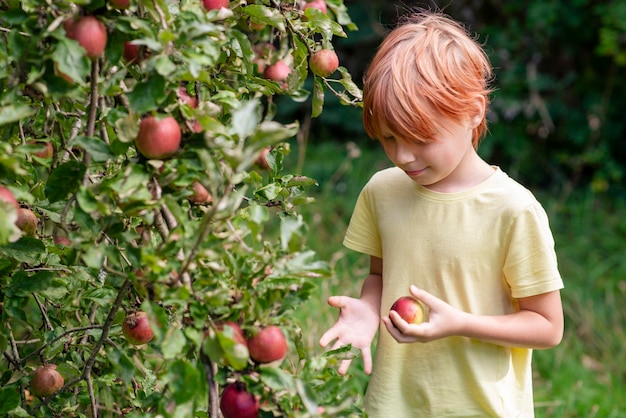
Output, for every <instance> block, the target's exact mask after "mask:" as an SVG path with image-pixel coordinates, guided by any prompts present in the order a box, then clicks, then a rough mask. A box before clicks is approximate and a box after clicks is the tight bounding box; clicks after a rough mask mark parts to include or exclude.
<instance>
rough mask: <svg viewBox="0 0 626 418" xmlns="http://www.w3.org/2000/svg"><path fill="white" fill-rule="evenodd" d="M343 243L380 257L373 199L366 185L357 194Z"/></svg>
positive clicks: (352, 248)
mask: <svg viewBox="0 0 626 418" xmlns="http://www.w3.org/2000/svg"><path fill="white" fill-rule="evenodd" d="M343 244H344V245H345V246H346V247H348V248H350V249H351V250H354V251H358V252H360V253H364V254H368V255H371V256H374V257H382V254H383V251H382V243H381V240H380V234H379V232H378V222H377V218H376V210H375V207H374V199H373V197H372V194H371V188H370V187H368V185H366V186H365V187H364V188H363V190H362V191H361V193H360V194H359V198H358V199H357V202H356V205H355V207H354V212H353V213H352V217H351V218H350V223H349V225H348V230H347V232H346V235H345V237H344V240H343Z"/></svg>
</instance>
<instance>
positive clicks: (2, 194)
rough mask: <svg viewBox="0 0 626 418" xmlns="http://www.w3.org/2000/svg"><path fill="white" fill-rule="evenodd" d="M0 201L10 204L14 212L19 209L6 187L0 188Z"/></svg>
mask: <svg viewBox="0 0 626 418" xmlns="http://www.w3.org/2000/svg"><path fill="white" fill-rule="evenodd" d="M0 200H1V201H3V202H6V203H10V204H11V205H12V206H13V207H14V208H15V210H16V211H17V210H19V208H20V205H19V203H17V199H16V198H15V196H14V195H13V192H12V191H11V190H9V188H8V187H5V186H0Z"/></svg>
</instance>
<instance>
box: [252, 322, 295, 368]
mask: <svg viewBox="0 0 626 418" xmlns="http://www.w3.org/2000/svg"><path fill="white" fill-rule="evenodd" d="M248 350H249V351H250V357H251V358H252V359H253V360H254V361H256V362H257V363H272V362H274V361H278V360H282V359H283V358H284V357H285V354H287V339H286V338H285V334H283V332H282V330H281V329H280V328H279V327H277V326H276V325H270V326H268V327H266V328H263V329H262V330H260V331H259V332H257V333H256V334H255V335H253V336H252V337H250V338H248Z"/></svg>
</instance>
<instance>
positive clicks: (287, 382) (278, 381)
mask: <svg viewBox="0 0 626 418" xmlns="http://www.w3.org/2000/svg"><path fill="white" fill-rule="evenodd" d="M259 375H260V377H261V381H262V382H263V383H264V384H266V385H267V387H269V388H271V389H273V390H275V391H281V390H285V389H287V390H294V389H295V383H294V379H293V376H292V375H290V374H288V373H287V372H286V371H284V370H282V369H280V368H278V367H260V368H259Z"/></svg>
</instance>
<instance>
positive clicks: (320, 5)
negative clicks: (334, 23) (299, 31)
mask: <svg viewBox="0 0 626 418" xmlns="http://www.w3.org/2000/svg"><path fill="white" fill-rule="evenodd" d="M306 9H318V10H320V11H321V12H322V13H328V8H327V6H326V2H325V1H324V0H313V1H309V2H307V4H306V5H305V6H304V10H306Z"/></svg>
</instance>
